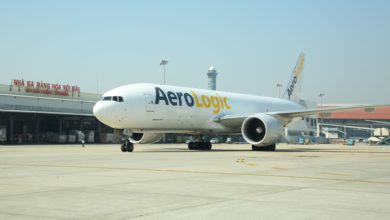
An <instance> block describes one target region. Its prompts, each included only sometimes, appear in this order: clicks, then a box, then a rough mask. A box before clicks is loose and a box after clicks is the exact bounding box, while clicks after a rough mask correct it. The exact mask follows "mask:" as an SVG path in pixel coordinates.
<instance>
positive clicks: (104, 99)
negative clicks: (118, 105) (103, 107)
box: [102, 96, 124, 102]
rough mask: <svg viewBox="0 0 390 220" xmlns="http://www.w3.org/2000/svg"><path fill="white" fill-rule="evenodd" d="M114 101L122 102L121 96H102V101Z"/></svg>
mask: <svg viewBox="0 0 390 220" xmlns="http://www.w3.org/2000/svg"><path fill="white" fill-rule="evenodd" d="M111 100H112V101H115V102H124V100H123V97H122V96H104V97H103V99H102V101H111Z"/></svg>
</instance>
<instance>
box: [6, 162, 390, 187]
mask: <svg viewBox="0 0 390 220" xmlns="http://www.w3.org/2000/svg"><path fill="white" fill-rule="evenodd" d="M0 165H9V166H27V167H29V166H34V167H55V168H78V169H105V170H127V171H149V172H167V173H192V174H212V175H230V176H253V177H276V178H291V179H311V180H328V181H346V182H357V183H372V184H386V185H390V182H386V181H373V180H364V179H352V178H329V177H313V176H293V175H277V174H264V173H232V172H218V171H195V170H174V169H148V168H136V167H100V166H71V165H52V164H21V163H3V164H0Z"/></svg>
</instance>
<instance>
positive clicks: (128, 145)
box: [121, 140, 134, 152]
mask: <svg viewBox="0 0 390 220" xmlns="http://www.w3.org/2000/svg"><path fill="white" fill-rule="evenodd" d="M133 150H134V145H133V143H131V142H130V141H129V140H126V141H125V142H124V143H123V144H122V145H121V151H122V152H133Z"/></svg>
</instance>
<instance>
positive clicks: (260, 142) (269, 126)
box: [241, 113, 284, 146]
mask: <svg viewBox="0 0 390 220" xmlns="http://www.w3.org/2000/svg"><path fill="white" fill-rule="evenodd" d="M241 132H242V136H243V137H244V139H245V140H246V141H247V142H248V143H250V144H252V145H254V146H268V145H272V144H275V143H276V142H278V141H279V140H280V139H281V138H282V137H283V134H284V127H283V124H282V122H281V121H280V120H279V119H278V118H276V117H273V116H271V115H267V114H261V113H260V114H255V115H252V116H249V117H248V118H246V119H245V120H244V122H243V123H242V127H241Z"/></svg>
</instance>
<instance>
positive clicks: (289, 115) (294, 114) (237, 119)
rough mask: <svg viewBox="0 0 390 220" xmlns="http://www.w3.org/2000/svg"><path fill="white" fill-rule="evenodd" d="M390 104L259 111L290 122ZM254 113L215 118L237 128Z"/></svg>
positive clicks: (371, 110)
mask: <svg viewBox="0 0 390 220" xmlns="http://www.w3.org/2000/svg"><path fill="white" fill-rule="evenodd" d="M387 106H390V104H386V105H353V106H345V107H334V108H316V109H297V110H287V111H277V112H258V113H264V114H268V115H272V116H275V117H279V118H281V119H283V121H286V122H287V123H286V124H288V123H289V122H291V120H292V119H294V118H298V117H304V116H309V115H316V114H322V115H330V114H331V113H332V112H339V111H345V110H351V109H364V110H365V111H367V112H373V111H375V109H376V108H379V107H387ZM254 114H256V113H253V114H237V115H225V116H221V117H216V118H214V120H213V121H214V122H217V123H220V124H222V125H224V126H226V127H228V128H232V129H236V128H239V127H241V125H242V123H243V122H244V120H245V119H246V118H247V117H249V116H251V115H254Z"/></svg>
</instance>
